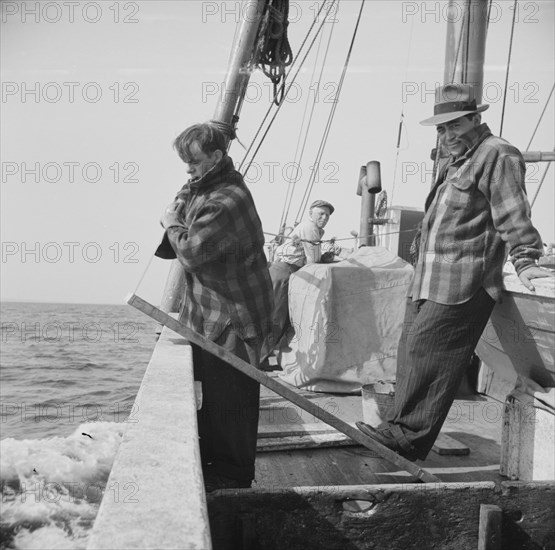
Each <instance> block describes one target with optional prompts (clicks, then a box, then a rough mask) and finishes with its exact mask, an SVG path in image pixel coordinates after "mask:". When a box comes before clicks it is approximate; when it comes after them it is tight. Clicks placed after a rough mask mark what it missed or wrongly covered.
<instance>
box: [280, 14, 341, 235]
mask: <svg viewBox="0 0 555 550" xmlns="http://www.w3.org/2000/svg"><path fill="white" fill-rule="evenodd" d="M335 22H336V19H335V18H334V19H333V20H332V25H331V29H330V33H329V36H328V43H327V46H326V51H325V53H324V57H323V60H322V65H321V67H320V74H319V75H318V80H317V81H316V84H317V87H316V90H315V91H314V97H313V99H312V108H311V110H310V115H309V118H308V123H307V125H306V131H305V134H304V140H303V144H302V148H301V152H300V154H299V153H298V151H299V142H300V140H301V136H302V128H303V126H304V121H305V118H306V111H307V108H308V104H309V100H310V94H308V95H307V101H306V105H305V110H304V114H303V120H302V122H301V131H299V142H298V143H297V147H296V151H295V161H294V162H295V163H294V166H296V167H297V173H296V174H295V177H294V178H292V179H290V180H289V185H288V188H287V195H286V197H285V203H284V205H283V213H282V217H281V220H280V224H279V227H280V232H281V229H282V228H283V227H284V226H285V225H286V224H287V218H288V217H289V210H290V208H291V202H292V200H293V195H294V193H295V187H296V185H297V181H298V177H297V176H298V169H299V167H300V166H301V163H302V160H303V156H304V151H305V147H306V143H307V141H308V134H309V130H310V127H311V124H312V117H313V116H314V111H315V108H316V103H317V100H318V93H319V90H320V83H321V82H322V76H323V73H324V67H325V66H326V60H327V58H328V53H329V50H330V44H331V39H332V36H333V31H334V29H335ZM323 36H324V35H323V34H321V35H320V44H319V45H318V51H317V53H316V60H317V59H318V54H319V52H320V46H321V43H322V39H323ZM315 72H316V61H315V63H314V71H313V73H312V76H311V79H310V82H314V73H315ZM311 87H312V86H311Z"/></svg>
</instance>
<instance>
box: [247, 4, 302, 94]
mask: <svg viewBox="0 0 555 550" xmlns="http://www.w3.org/2000/svg"><path fill="white" fill-rule="evenodd" d="M288 26H289V0H266V5H265V6H264V15H263V16H262V22H261V23H260V29H259V30H258V35H257V37H256V40H255V44H256V46H255V49H254V56H253V64H254V65H255V66H256V67H258V68H259V69H261V70H262V72H263V73H264V74H265V75H266V76H267V77H268V78H269V79H270V80H271V81H272V83H273V85H274V102H275V104H276V105H279V104H280V103H281V101H282V99H283V97H284V94H285V67H288V66H289V65H291V63H292V62H293V52H292V50H291V46H290V45H289V40H288V38H287V27H288Z"/></svg>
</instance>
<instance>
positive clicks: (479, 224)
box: [357, 84, 553, 460]
mask: <svg viewBox="0 0 555 550" xmlns="http://www.w3.org/2000/svg"><path fill="white" fill-rule="evenodd" d="M488 107H489V106H488V105H476V101H475V100H474V94H473V88H472V87H471V86H469V85H462V84H449V85H447V86H443V87H440V88H438V89H437V90H436V100H435V107H434V116H433V117H431V118H429V119H426V120H424V121H423V122H422V123H421V124H423V125H428V126H430V125H435V126H436V127H437V132H438V135H439V140H440V144H441V146H442V147H444V148H445V149H446V150H447V151H448V152H449V160H448V161H447V162H446V163H445V164H444V165H443V166H442V168H441V169H440V170H439V174H438V178H437V181H436V182H435V184H434V186H433V188H432V190H431V192H430V194H429V195H428V198H427V199H426V206H425V210H426V213H425V215H424V219H423V222H422V233H421V239H420V244H419V252H418V259H417V262H416V265H415V271H414V277H413V281H412V285H411V288H410V290H409V294H408V296H409V297H408V300H407V304H406V313H405V321H404V325H403V331H402V334H401V339H400V342H399V350H398V355H397V357H398V364H397V385H396V386H397V387H396V394H395V406H394V409H393V412H392V413H391V415H390V416H389V417H388V419H387V421H385V422H383V423H382V424H381V425H379V426H378V427H377V428H374V427H372V426H368V425H367V424H364V423H363V422H358V423H357V426H358V427H359V429H360V430H361V431H363V432H364V433H366V434H367V435H369V436H370V437H373V438H374V439H376V440H377V441H379V442H380V443H382V444H383V445H385V446H386V447H389V448H390V449H392V450H394V451H396V452H398V453H399V454H401V455H402V456H404V457H406V458H408V459H409V460H416V459H424V458H426V456H427V454H428V452H429V451H430V449H431V448H432V446H433V444H434V441H435V440H436V438H437V436H438V434H439V431H440V429H441V426H442V425H443V422H444V420H445V418H446V416H447V414H448V412H449V408H450V407H451V404H452V403H453V400H454V398H455V393H456V391H457V388H458V386H459V383H460V381H461V378H462V376H463V374H464V371H465V369H466V368H467V366H468V364H469V362H470V358H471V355H472V353H473V351H474V348H475V347H476V344H477V342H478V339H479V338H480V335H481V333H482V331H483V330H484V327H485V325H486V322H487V320H488V318H489V316H490V314H491V311H492V309H493V306H494V304H495V301H496V300H498V299H499V298H500V296H501V290H502V269H503V264H504V262H505V260H506V248H507V249H508V251H509V254H510V256H511V260H512V262H513V263H514V266H515V268H516V271H517V273H518V276H519V277H520V280H521V281H522V283H523V284H524V285H525V286H526V287H527V288H528V289H529V290H534V286H533V284H532V283H531V279H534V278H538V277H548V276H552V275H553V273H551V272H550V271H548V270H544V269H542V268H539V267H538V266H537V264H536V260H537V259H538V258H539V257H540V256H541V255H542V252H543V246H542V240H541V238H540V235H539V234H538V232H537V231H536V229H535V228H534V226H533V225H532V222H531V221H530V206H529V204H528V200H527V198H526V191H525V188H524V173H525V165H524V160H523V158H522V155H521V154H520V152H519V151H518V150H517V149H516V148H515V147H513V146H512V145H510V144H509V143H508V142H506V141H505V140H503V139H501V138H498V137H495V136H493V135H492V133H491V132H490V130H489V128H488V127H487V125H486V124H481V118H480V117H481V115H480V114H479V113H481V112H482V111H485V110H486V109H487V108H488Z"/></svg>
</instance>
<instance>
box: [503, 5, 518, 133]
mask: <svg viewBox="0 0 555 550" xmlns="http://www.w3.org/2000/svg"><path fill="white" fill-rule="evenodd" d="M517 2H518V0H515V3H514V4H513V23H512V25H511V37H510V38H509V55H508V57H507V71H506V72H505V90H504V92H503V107H502V108H501V125H500V127H499V137H501V136H502V135H503V123H504V121H505V105H506V103H507V90H508V84H509V70H510V67H511V54H512V51H513V36H514V32H515V21H516V9H517Z"/></svg>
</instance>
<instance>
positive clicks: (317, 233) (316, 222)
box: [261, 200, 339, 369]
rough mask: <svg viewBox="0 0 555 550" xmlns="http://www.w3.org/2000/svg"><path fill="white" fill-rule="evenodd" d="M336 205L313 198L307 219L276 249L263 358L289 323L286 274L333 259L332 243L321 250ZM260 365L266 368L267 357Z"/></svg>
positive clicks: (276, 343) (268, 353)
mask: <svg viewBox="0 0 555 550" xmlns="http://www.w3.org/2000/svg"><path fill="white" fill-rule="evenodd" d="M334 210H335V208H334V207H333V206H332V205H331V204H330V203H329V202H327V201H323V200H316V201H314V202H313V203H312V204H311V205H310V210H309V212H308V219H306V220H305V221H304V222H302V223H300V224H299V225H298V226H297V227H295V229H294V230H293V231H292V232H291V233H290V234H289V236H288V237H287V238H286V240H285V242H284V243H283V244H282V245H280V246H278V248H276V251H275V254H274V262H273V263H272V264H271V265H270V277H271V279H272V286H273V289H274V310H273V313H272V323H273V325H272V327H273V329H272V332H273V340H272V341H271V337H269V338H266V340H265V341H264V344H263V346H262V353H261V356H262V358H263V359H264V358H267V357H268V356H269V355H270V354H271V353H272V351H273V349H274V347H277V345H278V344H279V342H280V340H281V339H282V338H283V336H284V335H285V333H286V332H287V329H288V328H289V327H290V325H291V322H290V319H289V303H288V294H289V277H290V275H291V274H292V273H295V271H297V270H299V269H300V268H301V267H303V266H304V265H307V264H313V263H319V262H323V263H327V262H331V261H333V258H334V255H335V254H336V253H338V248H339V247H336V246H335V245H333V246H331V247H329V250H327V251H326V252H322V243H321V240H322V236H323V235H324V227H325V226H326V224H327V223H328V221H329V218H330V216H331V215H332V214H333V211H334ZM263 368H266V369H267V368H268V364H267V360H266V361H265V362H264V366H263Z"/></svg>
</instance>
